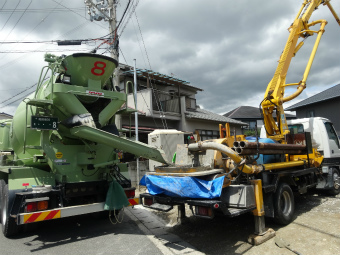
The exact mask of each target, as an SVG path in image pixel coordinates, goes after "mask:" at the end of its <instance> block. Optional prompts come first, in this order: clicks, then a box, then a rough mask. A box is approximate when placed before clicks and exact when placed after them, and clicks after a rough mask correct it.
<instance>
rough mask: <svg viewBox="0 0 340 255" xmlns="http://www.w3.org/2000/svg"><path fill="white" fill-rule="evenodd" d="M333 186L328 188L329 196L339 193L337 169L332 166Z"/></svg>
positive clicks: (339, 180)
mask: <svg viewBox="0 0 340 255" xmlns="http://www.w3.org/2000/svg"><path fill="white" fill-rule="evenodd" d="M332 178H333V187H332V188H331V189H329V190H328V194H329V195H331V196H336V195H338V194H339V193H340V184H339V183H340V179H339V178H340V176H339V171H338V170H337V169H335V168H333V174H332Z"/></svg>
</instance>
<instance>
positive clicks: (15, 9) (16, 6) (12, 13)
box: [0, 0, 21, 31]
mask: <svg viewBox="0 0 340 255" xmlns="http://www.w3.org/2000/svg"><path fill="white" fill-rule="evenodd" d="M6 2H7V1H6ZM20 2H21V0H19V2H18V3H17V5H16V6H15V9H14V10H13V11H12V13H11V15H10V16H9V17H8V19H7V20H6V22H5V24H4V25H3V26H2V28H1V30H0V31H2V30H3V29H4V27H5V26H6V25H7V23H8V21H9V20H10V19H11V17H12V15H13V13H14V11H15V10H16V8H17V7H18V5H19V4H20ZM5 4H6V3H5ZM5 4H4V5H5ZM4 5H3V6H4Z"/></svg>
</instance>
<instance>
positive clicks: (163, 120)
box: [134, 12, 168, 129]
mask: <svg viewBox="0 0 340 255" xmlns="http://www.w3.org/2000/svg"><path fill="white" fill-rule="evenodd" d="M134 13H135V17H136V21H137V25H138V29H139V32H140V36H141V38H142V42H143V46H144V50H145V54H146V57H147V60H148V64H149V68H150V70H152V67H151V63H150V59H149V55H148V52H147V50H146V46H145V42H144V38H143V33H142V30H141V27H140V25H139V21H138V18H137V13H136V12H134ZM138 43H139V41H138ZM148 77H149V79H150V81H151V82H150V84H151V89H152V92H153V93H154V97H155V101H156V106H157V108H158V111H159V112H160V113H161V116H160V119H161V121H162V125H163V128H165V129H168V125H167V122H166V119H165V118H164V116H165V114H164V111H163V108H162V107H161V104H160V102H159V101H160V100H159V98H160V97H159V93H158V91H157V90H156V89H154V87H153V85H152V79H151V77H150V75H149V73H148Z"/></svg>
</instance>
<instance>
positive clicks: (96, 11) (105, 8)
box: [85, 0, 122, 129]
mask: <svg viewBox="0 0 340 255" xmlns="http://www.w3.org/2000/svg"><path fill="white" fill-rule="evenodd" d="M85 5H86V6H87V8H88V14H89V15H90V19H91V21H93V20H96V21H101V20H102V19H104V21H108V22H109V27H110V40H109V42H110V48H109V50H110V55H111V57H112V58H113V59H115V60H117V62H118V63H119V40H118V34H117V20H116V19H117V18H116V0H106V1H105V0H97V3H96V4H94V3H93V2H92V0H85ZM113 74H114V84H113V86H114V87H115V86H119V64H118V66H117V67H116V69H115V70H114V73H113ZM121 119H122V117H121V115H119V114H116V119H115V122H116V126H117V128H118V129H122V121H121Z"/></svg>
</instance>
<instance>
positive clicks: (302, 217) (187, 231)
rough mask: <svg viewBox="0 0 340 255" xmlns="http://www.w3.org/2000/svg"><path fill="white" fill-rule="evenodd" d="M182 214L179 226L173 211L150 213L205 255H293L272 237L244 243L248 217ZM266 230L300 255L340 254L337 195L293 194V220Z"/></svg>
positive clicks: (250, 228)
mask: <svg viewBox="0 0 340 255" xmlns="http://www.w3.org/2000/svg"><path fill="white" fill-rule="evenodd" d="M141 192H142V191H141ZM186 211H187V216H188V219H187V222H186V223H185V224H182V225H179V224H177V210H176V209H173V210H172V211H170V212H168V213H164V212H157V211H153V210H152V212H153V213H154V214H155V215H157V216H158V217H159V218H160V219H162V220H163V222H164V224H165V226H166V227H167V230H168V232H170V233H173V234H175V235H177V236H179V237H181V238H182V239H183V240H184V241H186V242H188V243H190V244H191V245H193V246H194V247H196V248H197V250H199V251H201V252H203V253H205V254H211V255H215V254H216V255H220V254H246V255H251V254H252V255H263V254H268V255H269V254H270V255H271V254H282V255H285V254H287V255H289V254H294V253H293V252H292V251H290V250H288V249H286V248H279V247H278V246H277V245H276V244H275V241H274V240H275V238H272V239H270V240H268V241H267V242H265V243H263V244H261V245H259V246H252V245H250V244H249V243H247V238H248V236H249V235H250V234H252V233H253V231H254V220H253V216H252V215H251V214H246V215H241V216H238V217H235V218H227V217H215V218H214V219H212V220H207V219H202V218H197V217H192V213H191V212H190V210H189V208H186ZM266 227H270V228H273V229H274V230H275V231H276V237H278V238H281V239H282V240H284V242H285V243H286V244H289V245H290V247H291V248H292V249H294V250H296V251H297V252H299V253H300V254H303V255H306V254H308V255H312V254H317V255H327V254H330V255H333V254H340V195H337V196H336V197H329V196H327V195H325V193H321V192H320V193H314V194H313V193H308V194H306V195H297V196H295V219H294V221H293V222H292V223H291V224H289V225H287V226H280V225H277V224H275V223H274V222H273V221H272V220H271V219H266Z"/></svg>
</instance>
